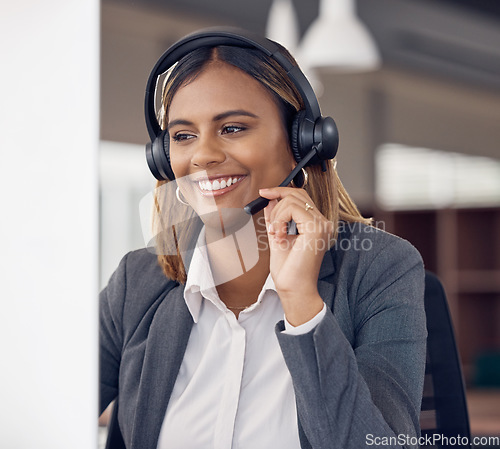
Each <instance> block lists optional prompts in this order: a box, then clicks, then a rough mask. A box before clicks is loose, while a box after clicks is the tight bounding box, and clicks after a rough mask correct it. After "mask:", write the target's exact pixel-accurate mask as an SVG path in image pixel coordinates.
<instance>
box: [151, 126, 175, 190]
mask: <svg viewBox="0 0 500 449" xmlns="http://www.w3.org/2000/svg"><path fill="white" fill-rule="evenodd" d="M169 143H170V136H169V134H168V131H167V130H163V131H162V132H161V133H160V134H159V135H158V136H157V137H156V139H155V140H154V141H153V142H152V143H148V144H147V145H146V160H147V162H148V167H149V169H150V170H151V173H153V176H154V177H155V178H156V179H158V180H159V181H167V180H169V181H172V180H173V179H175V175H174V172H173V170H172V167H171V165H170V152H169Z"/></svg>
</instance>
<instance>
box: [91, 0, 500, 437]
mask: <svg viewBox="0 0 500 449" xmlns="http://www.w3.org/2000/svg"><path fill="white" fill-rule="evenodd" d="M349 13H351V14H353V15H352V17H348V15H349ZM348 19H349V20H351V19H352V20H353V21H355V19H356V20H357V19H359V21H360V22H359V23H358V24H354V25H353V26H355V27H356V26H358V27H361V28H362V29H361V33H362V34H363V36H361V37H360V45H361V46H363V45H365V47H363V48H362V49H359V52H360V53H359V54H360V56H359V58H357V59H356V57H354V58H351V59H350V57H352V56H353V55H357V54H358V53H356V52H357V51H358V49H356V48H354V47H352V48H351V44H352V41H354V40H355V38H349V39H348V38H347V37H346V36H350V35H349V34H348V33H350V32H351V31H349V30H347V28H346V26H345V25H346V22H347V21H348ZM324 24H326V25H327V27H326V29H320V28H321V27H322V26H323V25H324ZM213 25H232V26H240V27H243V28H247V29H249V30H253V31H256V32H259V33H261V34H266V33H267V34H268V35H270V36H272V37H273V38H276V39H277V40H281V42H282V43H283V44H285V45H286V46H288V47H291V50H292V51H293V53H294V54H295V55H296V56H297V57H298V59H299V63H301V64H303V68H304V69H305V70H306V71H307V74H308V76H310V77H311V80H312V81H313V82H314V86H315V87H316V89H317V91H318V93H319V94H320V98H319V100H320V104H321V107H322V111H323V115H331V116H333V117H334V118H335V120H336V121H337V124H338V127H339V131H340V142H341V144H340V150H339V155H338V171H339V173H340V176H341V178H342V180H343V182H344V184H345V185H346V187H347V189H348V191H349V192H350V194H351V196H352V197H353V198H354V200H355V201H356V203H357V204H358V206H359V207H360V209H361V210H362V211H363V212H364V213H365V214H366V215H369V216H373V217H374V218H375V220H376V222H377V224H378V225H379V227H384V228H385V229H386V230H388V231H390V232H394V233H396V234H398V235H401V236H402V237H405V238H407V239H409V240H410V241H411V242H412V243H413V244H414V245H415V246H417V248H418V249H419V250H420V252H421V253H422V255H423V258H424V261H425V264H426V267H427V269H429V270H431V271H434V272H435V273H437V274H438V276H439V277H440V279H441V280H442V281H443V283H444V285H445V288H446V292H447V295H448V300H449V304H450V308H451V313H452V316H453V320H454V325H455V330H456V334H457V339H458V344H459V351H460V355H461V358H462V362H463V368H464V374H465V380H466V384H467V388H468V396H469V408H470V413H471V421H472V432H473V434H475V435H497V436H500V324H499V323H500V3H498V2H493V1H488V0H481V1H480V0H357V1H355V2H349V1H346V0H330V1H329V0H293V1H292V0H275V1H271V0H253V1H248V0H212V1H210V2H206V1H205V0H142V1H140V2H139V1H132V0H103V1H102V4H101V131H100V132H101V151H100V162H101V164H100V187H101V189H100V200H101V210H100V216H101V221H100V285H101V286H104V285H105V284H106V282H107V279H108V278H109V275H110V274H111V272H112V271H113V270H114V268H115V267H116V265H117V264H118V262H119V259H120V258H121V257H122V256H123V254H125V253H126V252H127V251H128V250H130V249H134V248H138V247H141V246H143V245H144V239H143V236H142V232H141V223H140V219H139V212H138V210H139V203H140V201H141V198H143V197H144V196H145V195H147V194H148V193H149V192H150V191H151V189H152V188H153V186H154V182H153V178H152V176H151V175H150V173H149V171H148V169H147V165H146V162H145V158H144V144H145V143H146V142H147V141H148V139H149V138H148V135H147V133H146V128H145V125H144V117H143V98H144V87H145V84H146V80H147V77H148V75H149V71H150V70H151V68H152V66H153V64H154V63H155V62H156V60H157V59H158V57H159V56H160V55H161V54H162V53H163V51H164V50H165V49H166V48H167V47H168V46H169V45H171V44H172V43H173V42H174V41H176V40H177V39H179V38H181V37H182V36H184V35H185V34H187V33H189V32H191V31H194V30H197V29H199V28H202V27H206V26H213ZM363 27H364V28H363ZM358 31H359V30H358ZM363 39H365V40H367V42H364V41H363ZM361 41H363V42H361ZM336 46H338V47H339V49H336V48H335V47H336ZM363 52H365V53H363ZM313 56H314V57H313Z"/></svg>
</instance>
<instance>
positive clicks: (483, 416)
mask: <svg viewBox="0 0 500 449" xmlns="http://www.w3.org/2000/svg"><path fill="white" fill-rule="evenodd" d="M467 405H468V408H469V418H470V428H471V434H472V435H474V436H500V389H471V390H467Z"/></svg>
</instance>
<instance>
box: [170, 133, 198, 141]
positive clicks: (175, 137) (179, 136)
mask: <svg viewBox="0 0 500 449" xmlns="http://www.w3.org/2000/svg"><path fill="white" fill-rule="evenodd" d="M193 138H194V136H193V135H192V134H186V133H176V134H174V135H173V136H172V140H173V141H174V142H184V141H186V140H189V139H193Z"/></svg>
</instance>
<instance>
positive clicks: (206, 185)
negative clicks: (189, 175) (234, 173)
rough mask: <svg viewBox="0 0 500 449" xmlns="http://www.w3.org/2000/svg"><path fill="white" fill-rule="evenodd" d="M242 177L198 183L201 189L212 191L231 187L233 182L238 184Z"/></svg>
mask: <svg viewBox="0 0 500 449" xmlns="http://www.w3.org/2000/svg"><path fill="white" fill-rule="evenodd" d="M239 180H240V179H238V178H229V179H227V181H226V180H225V179H221V180H218V179H216V180H214V181H212V182H210V181H198V185H199V186H200V189H201V190H205V191H208V192H211V191H213V190H220V189H224V188H226V187H230V186H232V185H233V184H236V183H237V182H238V181H239Z"/></svg>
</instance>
